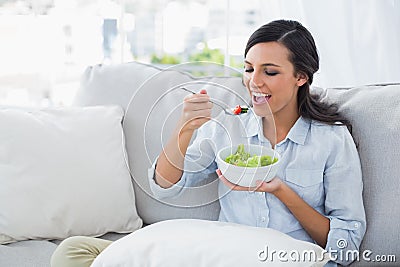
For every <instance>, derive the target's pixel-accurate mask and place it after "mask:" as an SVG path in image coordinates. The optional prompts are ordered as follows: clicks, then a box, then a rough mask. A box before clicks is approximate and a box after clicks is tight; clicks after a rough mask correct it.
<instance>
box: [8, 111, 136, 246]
mask: <svg viewBox="0 0 400 267" xmlns="http://www.w3.org/2000/svg"><path fill="white" fill-rule="evenodd" d="M122 117H123V110H122V108H121V107H118V106H95V107H85V108H79V107H73V108H72V107H68V108H53V109H39V110H23V109H16V108H14V109H13V108H2V109H0V128H1V131H0V244H5V243H10V242H15V241H19V240H27V239H64V238H66V237H69V236H73V235H86V236H100V235H103V234H105V233H107V232H119V233H129V232H132V231H134V230H136V229H138V228H140V227H141V226H142V220H141V219H140V218H139V216H138V215H137V212H136V206H135V197H134V191H133V187H132V181H131V177H130V173H129V169H128V165H127V159H126V152H125V144H124V135H123V130H122V125H121V120H122Z"/></svg>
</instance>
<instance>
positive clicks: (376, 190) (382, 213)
mask: <svg viewBox="0 0 400 267" xmlns="http://www.w3.org/2000/svg"><path fill="white" fill-rule="evenodd" d="M182 85H184V86H186V87H188V88H193V89H194V90H195V89H197V88H205V89H207V90H208V92H210V95H212V97H213V98H214V99H215V100H217V101H221V103H222V102H225V103H226V104H227V105H228V106H235V105H237V104H242V103H243V104H244V103H246V102H247V101H248V97H247V92H246V90H245V88H244V86H243V84H242V81H241V78H240V73H238V71H236V70H234V69H230V68H228V67H223V66H219V65H218V64H213V63H206V62H203V63H196V64H194V63H193V64H191V63H188V64H181V65H177V66H172V67H169V68H161V67H158V66H155V65H150V64H144V63H140V62H130V63H123V64H117V65H94V66H90V67H88V68H87V69H86V71H85V72H84V73H83V75H82V78H81V82H80V88H79V89H78V90H77V93H76V96H75V98H74V101H73V104H72V106H73V107H74V108H76V109H78V108H83V107H96V106H103V105H115V106H118V107H121V108H122V111H123V118H122V131H123V134H124V141H125V142H124V146H125V149H126V158H125V160H126V161H127V162H126V163H127V165H128V168H129V172H130V176H131V178H132V179H131V181H132V183H131V185H130V186H132V189H133V192H134V199H133V203H134V207H133V209H135V211H134V212H133V215H134V216H137V218H136V221H135V225H133V226H129V227H125V229H124V230H119V229H122V228H121V227H119V228H118V227H116V228H110V230H109V232H108V233H106V232H107V231H108V230H107V231H102V232H101V231H100V232H98V233H97V234H90V235H92V236H101V237H102V238H105V239H109V240H117V239H119V238H121V237H123V236H126V235H127V234H128V233H129V232H132V231H134V230H136V229H138V228H141V227H147V226H148V225H152V224H155V223H157V222H162V221H167V220H172V219H201V220H210V221H215V220H217V218H218V212H219V204H218V196H217V186H216V182H215V181H216V176H215V175H214V174H211V175H210V176H209V177H207V178H206V179H205V180H204V182H203V183H202V184H200V185H198V186H196V187H194V188H190V190H187V191H186V192H184V193H183V194H181V195H180V196H179V197H177V198H174V199H170V200H163V201H160V200H156V199H155V198H154V197H152V193H151V190H150V187H149V183H148V173H147V172H148V169H149V167H150V166H151V165H152V164H153V162H154V160H155V159H156V157H157V155H158V153H159V152H160V149H161V147H162V145H163V143H164V142H165V140H166V139H167V138H168V136H169V134H170V132H171V131H172V130H173V126H174V121H176V119H177V117H178V116H179V112H180V109H179V107H180V103H181V101H182V98H183V97H184V96H185V95H186V94H187V92H184V91H182V90H180V89H179V87H180V86H182ZM312 90H313V92H314V93H316V94H319V95H320V96H321V97H322V99H323V101H326V102H328V103H331V104H335V105H337V106H338V107H339V112H340V113H342V114H343V115H344V116H345V117H346V118H348V119H349V120H350V121H351V123H352V125H353V131H352V134H353V137H354V140H355V142H356V144H357V148H358V151H359V154H360V159H361V165H362V171H363V182H364V191H363V196H364V205H365V210H366V215H367V231H366V234H365V238H364V240H363V242H362V244H361V248H360V259H359V260H357V261H356V262H354V263H353V264H352V266H366V265H370V266H375V265H376V264H378V262H379V264H380V265H386V266H396V262H395V259H397V260H400V241H399V240H400V231H399V229H400V207H399V204H396V203H398V197H397V194H398V192H399V191H400V182H399V178H400V167H399V165H398V162H399V161H400V141H399V138H398V136H399V133H400V123H399V121H400V105H399V100H398V99H399V98H400V83H393V84H377V85H364V86H357V87H352V88H318V87H313V88H312ZM228 95H229V98H228V97H227V96H228ZM214 112H215V113H214ZM217 112H219V111H218V110H215V111H214V110H213V115H215V114H217ZM37 186H38V187H42V186H46V185H40V184H38V185H37ZM93 188H96V187H95V186H94V187H93ZM87 193H88V194H90V192H87ZM77 194H78V193H77ZM0 197H1V190H0ZM24 197H25V196H24ZM113 197H118V194H117V195H115V196H113ZM3 201H6V200H3V199H1V202H3ZM28 201H29V199H28ZM49 201H51V199H49ZM108 201H109V202H113V201H114V200H113V199H112V198H109V199H108ZM82 205H84V204H83V203H82ZM53 206H55V207H56V206H57V203H53ZM115 209H116V210H118V211H120V210H121V209H123V207H122V206H118V207H115ZM87 216H90V214H88V215H87ZM119 219H120V220H121V218H119V217H114V218H113V220H114V221H115V220H119ZM1 220H2V217H1V216H0V222H1ZM59 223H60V221H59V222H55V224H59ZM61 225H62V223H61ZM29 226H30V223H29V219H28V220H27V221H26V227H27V228H29ZM0 227H1V224H0ZM48 227H50V225H49V226H48ZM60 227H62V226H60ZM45 229H46V228H45ZM118 232H119V233H118ZM77 233H78V234H79V231H78V232H74V231H73V230H71V229H68V231H65V234H64V236H65V237H67V236H69V235H75V234H77ZM1 234H2V233H1V228H0V235H1ZM82 234H85V232H84V231H83V232H82ZM22 239H23V238H22ZM22 239H21V240H13V241H12V242H5V244H3V245H0V266H1V267H3V266H4V267H14V266H15V267H17V266H18V267H21V266H37V267H46V266H50V257H51V254H52V252H53V251H54V250H55V248H56V247H57V245H58V244H59V243H60V239H62V238H57V239H52V237H51V236H49V237H46V236H45V235H42V236H33V237H32V238H29V240H28V238H27V240H22ZM376 256H377V257H376Z"/></svg>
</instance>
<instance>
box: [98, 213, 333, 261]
mask: <svg viewBox="0 0 400 267" xmlns="http://www.w3.org/2000/svg"><path fill="white" fill-rule="evenodd" d="M285 253H286V254H285ZM310 255H311V256H310ZM328 260H329V254H328V253H326V252H325V250H323V249H322V248H321V247H319V246H317V245H315V244H312V243H309V242H305V241H300V240H296V239H293V238H292V237H290V236H288V235H286V234H283V233H281V232H279V231H276V230H273V229H269V228H257V227H251V226H245V225H239V224H233V223H225V222H215V221H206V220H196V219H178V220H169V221H164V222H159V223H155V224H152V225H150V226H147V227H144V228H142V229H140V230H138V231H136V232H134V233H132V234H129V235H127V236H125V237H123V238H121V239H119V240H117V241H116V242H114V243H112V244H111V245H110V246H109V247H107V248H106V249H105V250H104V251H103V252H102V253H101V254H100V255H99V256H98V257H97V258H96V259H95V261H94V262H93V264H92V265H91V266H92V267H105V266H107V267H114V266H115V267H116V266H118V267H123V266H126V267H128V266H147V267H176V266H196V267H202V266H204V267H209V266H213V267H219V266H221V267H222V266H238V267H239V266H240V267H243V266H254V267H255V266H267V265H268V264H270V265H269V266H288V265H290V266H323V265H324V264H325V263H326V262H327V261H328Z"/></svg>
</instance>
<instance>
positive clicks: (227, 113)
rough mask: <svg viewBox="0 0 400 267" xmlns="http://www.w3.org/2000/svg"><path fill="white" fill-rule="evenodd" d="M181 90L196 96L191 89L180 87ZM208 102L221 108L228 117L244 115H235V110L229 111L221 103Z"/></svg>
mask: <svg viewBox="0 0 400 267" xmlns="http://www.w3.org/2000/svg"><path fill="white" fill-rule="evenodd" d="M179 88H180V89H182V90H185V91H186V92H189V93H192V94H196V93H195V92H193V91H191V90H189V89H187V88H185V87H179ZM208 101H209V102H211V103H213V104H214V105H217V106H219V107H220V108H221V109H222V110H223V111H224V112H225V114H226V115H231V116H237V115H240V114H243V113H239V114H235V113H233V109H229V110H228V109H227V108H225V107H224V106H222V105H221V104H219V103H216V102H214V101H211V100H208ZM246 109H248V108H247V107H246Z"/></svg>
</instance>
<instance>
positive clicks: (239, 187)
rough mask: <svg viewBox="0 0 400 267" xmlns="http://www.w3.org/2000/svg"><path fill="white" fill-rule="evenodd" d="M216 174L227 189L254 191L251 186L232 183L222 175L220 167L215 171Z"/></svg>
mask: <svg viewBox="0 0 400 267" xmlns="http://www.w3.org/2000/svg"><path fill="white" fill-rule="evenodd" d="M215 172H216V173H217V175H218V178H219V179H220V180H221V182H223V183H224V184H225V185H226V186H227V187H228V188H229V189H231V190H235V191H254V188H253V187H244V186H240V185H237V184H233V183H231V182H229V181H228V180H227V179H226V178H225V177H224V176H223V175H222V172H221V170H220V169H217V170H216V171H215Z"/></svg>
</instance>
